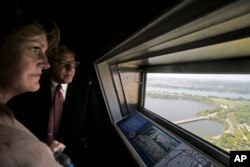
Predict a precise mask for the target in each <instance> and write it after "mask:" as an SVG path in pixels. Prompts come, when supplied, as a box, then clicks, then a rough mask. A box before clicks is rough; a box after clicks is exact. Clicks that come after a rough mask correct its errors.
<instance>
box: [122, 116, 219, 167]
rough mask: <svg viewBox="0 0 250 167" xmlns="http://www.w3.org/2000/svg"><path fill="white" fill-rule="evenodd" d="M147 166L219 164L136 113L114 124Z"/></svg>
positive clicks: (201, 166)
mask: <svg viewBox="0 0 250 167" xmlns="http://www.w3.org/2000/svg"><path fill="white" fill-rule="evenodd" d="M117 125H118V127H119V128H120V129H121V131H122V132H123V133H124V135H125V136H126V138H127V139H128V140H129V142H130V144H131V145H132V146H133V147H134V149H135V150H136V152H137V153H138V154H139V156H140V157H141V159H142V160H143V161H144V163H145V164H146V165H147V166H149V167H150V166H155V167H160V166H164V167H168V166H169V167H177V166H182V167H209V166H213V167H216V166H220V165H217V164H215V163H214V162H212V161H210V160H209V159H208V158H207V157H205V156H204V155H202V154H200V153H199V152H198V151H196V150H194V149H192V148H191V147H190V146H188V145H187V144H185V143H183V142H181V141H180V140H179V139H177V138H176V137H174V136H172V135H171V134H168V133H166V132H165V131H163V130H162V129H161V128H160V127H158V126H156V125H154V124H153V123H151V122H150V121H148V120H147V119H145V118H144V117H143V116H142V115H140V114H139V113H137V112H135V113H133V114H132V115H130V116H128V117H126V118H124V119H123V120H121V121H119V122H118V123H117Z"/></svg>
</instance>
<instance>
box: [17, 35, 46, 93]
mask: <svg viewBox="0 0 250 167" xmlns="http://www.w3.org/2000/svg"><path fill="white" fill-rule="evenodd" d="M47 48H48V44H47V38H46V36H45V35H44V34H41V35H37V36H35V37H33V38H31V39H29V40H25V41H24V42H23V43H20V45H19V47H18V53H17V54H18V55H17V56H18V57H19V62H16V63H17V64H16V66H17V69H18V71H19V72H16V73H15V76H16V82H19V84H17V85H16V87H20V89H23V91H37V90H38V89H39V88H40V84H39V80H40V76H41V74H42V70H43V69H47V68H49V63H48V60H47V56H46V51H47Z"/></svg>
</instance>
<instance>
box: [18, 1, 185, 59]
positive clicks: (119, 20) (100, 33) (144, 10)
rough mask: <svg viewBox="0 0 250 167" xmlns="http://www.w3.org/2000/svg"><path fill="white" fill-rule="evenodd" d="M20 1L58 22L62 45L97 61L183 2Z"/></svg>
mask: <svg viewBox="0 0 250 167" xmlns="http://www.w3.org/2000/svg"><path fill="white" fill-rule="evenodd" d="M16 1H17V2H16V3H18V5H21V6H22V7H23V8H24V9H25V10H27V11H29V12H31V13H32V14H35V15H38V16H39V17H45V18H49V19H52V20H54V21H55V22H56V23H57V24H58V25H59V27H60V29H61V34H62V41H63V42H64V43H67V44H69V45H72V47H74V48H75V49H76V51H78V52H79V54H81V55H85V56H87V55H90V56H88V57H91V60H92V61H94V60H96V59H98V58H99V57H101V56H103V55H104V54H105V53H106V52H108V51H109V50H110V49H112V48H113V47H114V46H116V45H117V44H119V43H120V42H122V41H123V40H125V39H126V38H128V37H129V36H131V35H132V34H133V33H135V32H136V31H138V30H139V29H140V28H142V27H143V26H145V25H146V24H147V23H149V22H150V21H152V20H154V19H155V18H156V17H157V16H159V15H160V14H161V13H163V12H164V11H167V10H169V9H170V8H172V7H173V6H174V5H176V4H177V3H179V2H181V1H183V0H133V1H132V0H120V1H119V0H93V1H90V0H85V1H82V2H81V1H80V0H68V1H53V0H50V1H48V0H45V1H38V2H34V1H32V3H30V2H28V1H24V0H23V1H20V0H16ZM85 56H84V57H85ZM80 59H83V57H81V58H80ZM84 59H85V58H84Z"/></svg>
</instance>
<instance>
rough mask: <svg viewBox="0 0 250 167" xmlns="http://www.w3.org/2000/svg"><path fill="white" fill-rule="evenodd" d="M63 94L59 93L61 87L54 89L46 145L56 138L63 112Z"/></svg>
mask: <svg viewBox="0 0 250 167" xmlns="http://www.w3.org/2000/svg"><path fill="white" fill-rule="evenodd" d="M63 101H64V99H63V94H62V92H61V85H60V84H58V85H57V86H56V89H55V93H54V97H53V101H52V106H51V111H50V116H49V122H48V133H47V143H48V145H51V144H52V142H53V140H54V139H55V138H56V137H57V132H58V129H59V125H60V120H61V115H62V111H63Z"/></svg>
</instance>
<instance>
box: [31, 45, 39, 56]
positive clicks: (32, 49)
mask: <svg viewBox="0 0 250 167" xmlns="http://www.w3.org/2000/svg"><path fill="white" fill-rule="evenodd" d="M39 51H40V48H39V47H32V48H31V52H33V53H36V54H37V53H39Z"/></svg>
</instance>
